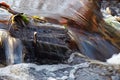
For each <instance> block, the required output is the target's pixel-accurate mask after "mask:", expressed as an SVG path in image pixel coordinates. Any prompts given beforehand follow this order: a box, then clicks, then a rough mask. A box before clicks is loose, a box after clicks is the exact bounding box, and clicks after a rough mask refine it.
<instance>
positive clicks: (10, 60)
mask: <svg viewBox="0 0 120 80" xmlns="http://www.w3.org/2000/svg"><path fill="white" fill-rule="evenodd" d="M0 43H1V44H2V46H4V48H5V57H6V63H7V64H16V63H21V62H22V44H21V41H20V40H19V39H15V38H13V37H11V36H10V35H9V33H8V32H7V31H6V30H3V29H0ZM3 54H4V53H3Z"/></svg>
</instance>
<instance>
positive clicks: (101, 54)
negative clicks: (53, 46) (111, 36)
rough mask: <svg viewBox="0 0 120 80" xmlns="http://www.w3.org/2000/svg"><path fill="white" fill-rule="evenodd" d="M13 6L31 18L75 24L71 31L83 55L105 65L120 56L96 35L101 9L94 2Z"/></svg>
mask: <svg viewBox="0 0 120 80" xmlns="http://www.w3.org/2000/svg"><path fill="white" fill-rule="evenodd" d="M5 1H7V0H5ZM96 1H97V0H96ZM87 4H89V5H87ZM86 5H87V6H86ZM11 6H12V8H13V9H15V10H16V11H19V12H23V13H26V14H29V15H38V16H45V17H49V18H54V19H60V18H61V17H65V18H67V19H69V20H72V21H74V22H75V23H76V24H78V25H74V24H73V23H72V22H71V23H72V24H70V25H69V26H70V27H69V28H68V29H69V30H70V31H71V32H72V33H71V35H72V37H74V39H75V41H76V42H77V44H78V46H79V49H80V51H81V53H83V54H85V55H87V56H88V57H91V58H93V59H98V60H102V61H105V60H106V59H107V58H109V57H111V56H112V54H115V53H118V52H119V49H118V48H117V47H115V46H114V45H113V44H112V43H111V42H110V41H108V40H106V39H104V38H103V36H102V35H100V34H98V33H96V32H97V31H98V27H99V26H98V24H97V21H95V19H96V18H97V16H95V15H96V14H95V13H96V10H97V9H98V7H95V6H96V5H94V4H93V3H92V0H91V1H89V0H36V1H35V0H12V1H11ZM91 9H92V10H91ZM98 15H99V16H100V15H101V14H98ZM100 20H101V19H99V20H98V21H100ZM71 27H72V28H71ZM92 31H93V32H92Z"/></svg>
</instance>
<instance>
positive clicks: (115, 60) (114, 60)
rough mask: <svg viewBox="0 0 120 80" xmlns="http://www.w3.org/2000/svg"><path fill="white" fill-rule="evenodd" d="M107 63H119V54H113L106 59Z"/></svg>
mask: <svg viewBox="0 0 120 80" xmlns="http://www.w3.org/2000/svg"><path fill="white" fill-rule="evenodd" d="M106 62H107V63H109V64H117V65H120V53H119V54H113V56H112V57H111V58H109V59H107V60H106Z"/></svg>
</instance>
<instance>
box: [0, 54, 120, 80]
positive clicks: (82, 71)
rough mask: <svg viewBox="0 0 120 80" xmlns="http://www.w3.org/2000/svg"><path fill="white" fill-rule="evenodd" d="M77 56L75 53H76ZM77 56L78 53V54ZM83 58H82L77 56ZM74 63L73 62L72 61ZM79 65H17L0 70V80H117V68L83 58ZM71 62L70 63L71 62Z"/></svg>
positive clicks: (119, 73)
mask: <svg viewBox="0 0 120 80" xmlns="http://www.w3.org/2000/svg"><path fill="white" fill-rule="evenodd" d="M76 54H77V53H76ZM78 54H79V53H78ZM79 58H80V59H81V58H83V56H79ZM73 61H75V60H73ZM84 61H86V62H81V63H79V64H71V63H69V64H57V65H36V64H25V63H21V64H17V65H11V66H8V67H5V68H0V80H119V79H120V72H119V66H118V67H114V66H112V65H108V64H106V63H102V62H98V61H94V60H89V59H86V58H84ZM71 62H72V61H71Z"/></svg>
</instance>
